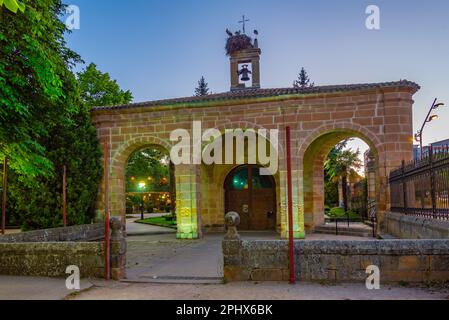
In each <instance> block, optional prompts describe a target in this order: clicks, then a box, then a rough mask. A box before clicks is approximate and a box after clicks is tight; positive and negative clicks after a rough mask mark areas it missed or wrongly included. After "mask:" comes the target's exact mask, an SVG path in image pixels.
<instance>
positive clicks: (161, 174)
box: [125, 148, 170, 192]
mask: <svg viewBox="0 0 449 320" xmlns="http://www.w3.org/2000/svg"><path fill="white" fill-rule="evenodd" d="M169 162H170V160H169V158H168V155H167V154H166V153H165V152H163V151H161V150H159V149H154V148H148V149H144V150H140V151H137V152H135V153H134V154H133V155H132V156H131V158H130V159H129V160H128V165H127V167H126V174H125V175H126V189H127V191H130V192H137V191H138V189H137V185H138V183H139V182H140V181H144V182H145V183H146V184H147V185H148V186H149V188H147V191H151V192H168V191H169V190H170V188H169V183H168V182H169V180H170V175H169ZM149 178H150V179H149Z"/></svg>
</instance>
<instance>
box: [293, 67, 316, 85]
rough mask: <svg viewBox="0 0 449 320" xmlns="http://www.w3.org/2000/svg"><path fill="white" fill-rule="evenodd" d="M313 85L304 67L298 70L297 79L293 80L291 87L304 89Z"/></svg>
mask: <svg viewBox="0 0 449 320" xmlns="http://www.w3.org/2000/svg"><path fill="white" fill-rule="evenodd" d="M314 86H315V83H313V82H311V80H310V78H309V75H308V74H307V71H306V70H305V69H304V68H301V71H300V72H299V75H298V79H297V80H295V81H294V82H293V87H295V88H299V89H304V88H312V87H314Z"/></svg>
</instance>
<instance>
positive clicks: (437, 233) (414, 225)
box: [382, 212, 449, 239]
mask: <svg viewBox="0 0 449 320" xmlns="http://www.w3.org/2000/svg"><path fill="white" fill-rule="evenodd" d="M382 232H383V233H385V234H387V235H391V236H393V237H395V238H399V239H449V221H442V220H432V219H424V218H421V217H415V216H408V215H405V214H401V213H397V212H389V213H387V214H386V215H385V219H384V222H383V224H382Z"/></svg>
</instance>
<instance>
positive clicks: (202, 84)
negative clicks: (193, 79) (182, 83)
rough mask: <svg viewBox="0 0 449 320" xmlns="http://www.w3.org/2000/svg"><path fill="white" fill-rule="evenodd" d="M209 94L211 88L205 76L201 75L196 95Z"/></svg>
mask: <svg viewBox="0 0 449 320" xmlns="http://www.w3.org/2000/svg"><path fill="white" fill-rule="evenodd" d="M208 94H209V88H208V84H207V82H206V80H205V79H204V77H201V79H200V81H198V87H196V88H195V95H196V96H197V97H202V96H207V95H208Z"/></svg>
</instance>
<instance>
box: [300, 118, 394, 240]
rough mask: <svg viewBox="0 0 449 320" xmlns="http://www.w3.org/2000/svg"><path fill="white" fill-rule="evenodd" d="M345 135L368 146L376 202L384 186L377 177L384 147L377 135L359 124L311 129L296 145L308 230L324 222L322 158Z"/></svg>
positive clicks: (381, 164)
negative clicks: (373, 173) (371, 160)
mask: <svg viewBox="0 0 449 320" xmlns="http://www.w3.org/2000/svg"><path fill="white" fill-rule="evenodd" d="M349 138H360V139H361V140H363V141H364V142H365V143H366V144H368V146H369V147H370V150H371V153H372V158H373V160H374V163H375V165H374V170H375V172H376V174H375V176H376V183H375V190H374V192H375V199H376V202H377V203H380V201H381V199H384V197H383V196H382V191H383V190H385V186H383V185H382V183H383V180H382V179H381V178H380V177H381V176H382V175H383V174H385V171H384V170H382V168H383V166H384V164H383V161H382V159H383V157H384V151H383V150H384V147H383V145H382V143H381V142H380V140H379V139H378V137H377V136H376V135H374V134H373V133H372V132H370V131H368V130H366V129H365V128H363V127H360V126H357V125H353V124H346V123H343V124H339V125H332V126H324V127H322V128H318V129H317V130H316V131H315V132H313V133H312V134H311V135H310V136H309V137H308V138H307V139H306V140H305V142H304V143H303V144H302V145H301V147H300V159H301V161H300V164H301V170H302V172H303V179H302V188H301V190H302V197H301V198H302V199H303V203H304V223H305V227H306V230H307V231H308V232H313V230H314V229H315V227H317V226H320V225H322V224H324V170H323V168H324V160H325V158H326V156H327V154H328V153H329V152H330V150H331V149H332V148H333V147H334V146H335V145H336V144H337V143H339V142H341V141H343V140H345V139H349Z"/></svg>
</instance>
